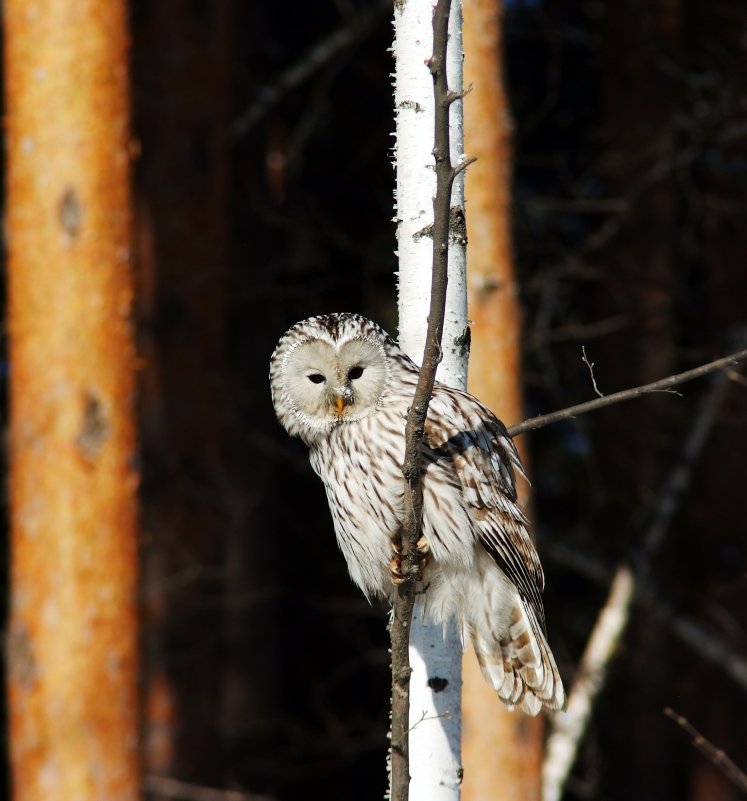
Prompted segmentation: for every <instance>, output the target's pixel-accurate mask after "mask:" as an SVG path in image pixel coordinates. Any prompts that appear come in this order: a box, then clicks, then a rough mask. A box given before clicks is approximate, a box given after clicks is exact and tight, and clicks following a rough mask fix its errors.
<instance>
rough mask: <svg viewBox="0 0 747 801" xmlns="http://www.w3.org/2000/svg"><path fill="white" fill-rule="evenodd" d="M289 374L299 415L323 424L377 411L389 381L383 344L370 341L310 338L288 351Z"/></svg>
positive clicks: (316, 424) (289, 388)
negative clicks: (341, 341) (336, 340)
mask: <svg viewBox="0 0 747 801" xmlns="http://www.w3.org/2000/svg"><path fill="white" fill-rule="evenodd" d="M285 373H286V384H285V386H286V392H287V393H288V396H289V399H290V400H291V403H292V404H293V406H294V407H295V411H296V414H298V415H300V416H302V417H303V418H304V420H305V421H306V422H307V423H308V424H310V425H312V426H314V427H319V428H323V427H326V426H328V425H330V424H331V423H332V424H334V423H335V422H341V421H346V422H352V421H355V420H360V419H362V418H363V417H366V416H368V415H369V414H371V413H372V412H374V411H375V409H376V406H377V404H378V403H379V402H380V400H381V397H382V395H383V392H384V388H385V386H386V381H387V366H386V355H385V354H384V352H383V350H382V348H381V346H380V345H379V344H377V343H374V342H370V341H369V340H365V339H355V340H349V341H347V342H343V343H342V344H340V345H337V346H335V345H334V344H332V343H330V342H326V341H324V340H310V341H308V342H304V343H302V344H301V345H299V346H298V347H296V348H295V349H294V351H293V352H292V353H291V354H289V357H288V360H287V362H286V371H285Z"/></svg>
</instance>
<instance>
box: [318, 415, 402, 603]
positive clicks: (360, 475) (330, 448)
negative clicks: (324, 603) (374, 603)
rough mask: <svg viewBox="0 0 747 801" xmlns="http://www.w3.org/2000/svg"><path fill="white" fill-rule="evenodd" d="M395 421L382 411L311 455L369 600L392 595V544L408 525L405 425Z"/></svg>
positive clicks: (339, 431) (337, 432)
mask: <svg viewBox="0 0 747 801" xmlns="http://www.w3.org/2000/svg"><path fill="white" fill-rule="evenodd" d="M390 417H391V418H392V419H389V418H390ZM395 420H396V418H394V416H393V415H387V414H385V413H384V412H383V411H378V412H376V413H375V414H373V415H371V416H369V417H366V418H364V419H363V420H359V421H357V422H355V423H351V424H348V425H341V426H338V427H337V428H335V429H334V430H333V431H332V432H331V433H330V436H329V438H328V439H327V440H326V441H325V442H324V443H322V444H320V445H319V446H317V447H315V448H312V449H311V452H310V457H311V465H312V467H313V468H314V470H315V472H316V473H317V474H318V475H319V477H320V478H321V479H322V481H323V482H324V487H325V489H326V491H327V501H328V502H329V508H330V512H331V513H332V520H333V521H334V526H335V533H336V535H337V542H338V544H339V546H340V549H341V550H342V553H343V555H344V556H345V559H346V561H347V563H348V568H349V570H350V575H351V577H352V578H353V580H354V581H355V583H356V584H358V586H359V587H360V588H361V589H362V590H363V592H364V593H366V595H368V596H373V595H381V594H386V593H388V591H389V587H390V586H391V582H390V580H389V561H390V559H391V558H392V546H391V541H392V538H394V537H395V536H396V535H397V534H398V533H399V530H400V526H401V521H402V514H403V495H404V485H403V481H402V471H401V464H402V457H403V452H404V438H403V432H404V426H402V427H401V428H400V429H399V430H397V427H396V425H395Z"/></svg>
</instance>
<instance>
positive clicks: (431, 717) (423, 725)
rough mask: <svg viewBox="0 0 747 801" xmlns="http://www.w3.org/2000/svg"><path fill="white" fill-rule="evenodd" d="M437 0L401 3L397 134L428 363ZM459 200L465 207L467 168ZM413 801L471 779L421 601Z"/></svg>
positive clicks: (459, 251)
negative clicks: (467, 776)
mask: <svg viewBox="0 0 747 801" xmlns="http://www.w3.org/2000/svg"><path fill="white" fill-rule="evenodd" d="M433 8H434V3H433V2H432V0H404V1H403V2H395V12H394V25H395V43H394V54H395V62H396V75H395V106H396V117H397V143H396V149H395V164H396V169H397V191H396V209H397V223H398V225H397V242H398V253H399V341H400V345H401V346H402V348H403V349H404V350H405V352H406V353H407V354H408V355H409V356H410V357H411V358H412V359H413V360H414V361H415V362H416V363H418V364H420V363H421V361H422V357H423V347H424V344H425V333H426V327H427V317H428V308H429V304H430V289H431V271H432V267H433V242H432V240H431V237H430V236H429V235H428V229H429V227H430V226H432V224H433V197H434V195H435V192H436V176H435V162H434V159H433V152H432V151H433V124H434V123H433V119H434V105H435V104H434V100H433V79H432V77H431V74H430V71H429V69H428V66H427V62H428V59H429V58H430V57H431V54H432V50H433V30H432V18H433ZM461 24H462V12H461V0H453V2H452V8H451V18H450V23H449V31H450V35H449V52H448V56H447V75H448V79H449V88H450V90H451V91H456V92H460V91H461V90H462V38H461ZM450 131H451V161H452V164H453V165H455V166H456V165H458V164H459V163H460V162H461V161H462V159H463V158H464V154H463V135H462V103H461V101H457V102H456V103H453V104H452V106H451V124H450ZM451 206H452V208H453V207H454V206H459V207H461V208H462V209H463V208H464V183H463V174H461V175H459V176H458V177H457V180H456V181H455V183H454V191H453V194H452V199H451ZM465 264H466V253H465V246H464V243H452V244H451V245H450V247H449V287H448V295H447V302H446V321H445V324H444V336H443V343H442V346H443V361H442V362H441V364H440V366H439V371H438V378H439V380H440V381H443V382H444V383H447V384H451V385H452V386H456V387H461V388H464V387H466V384H467V356H466V353H464V349H463V348H462V347H461V345H460V340H461V337H462V336H463V334H464V332H465V329H466V326H467V291H466V274H465ZM410 662H411V664H412V668H413V673H412V678H411V682H410V775H411V782H410V801H458V799H459V797H460V786H461V690H462V645H461V642H460V638H459V634H458V633H457V631H456V627H455V626H451V627H450V628H448V629H447V631H446V632H444V630H443V628H442V626H440V625H431V624H429V623H427V622H425V621H424V620H423V614H422V607H421V606H420V605H419V604H417V603H416V606H415V614H414V617H413V625H412V632H411V638H410Z"/></svg>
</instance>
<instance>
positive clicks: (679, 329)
mask: <svg viewBox="0 0 747 801" xmlns="http://www.w3.org/2000/svg"><path fill="white" fill-rule="evenodd" d="M129 13H130V19H129V24H130V35H131V42H130V45H131V50H130V65H131V76H132V126H133V137H132V158H133V176H134V182H133V208H134V250H133V256H134V263H135V267H136V279H137V292H136V297H135V315H136V320H137V351H138V357H139V359H140V364H141V367H140V370H139V373H138V376H139V391H138V397H139V401H138V404H139V416H140V417H139V419H140V426H139V431H140V433H139V438H140V457H139V464H138V467H139V471H140V476H141V483H140V494H139V497H140V504H141V508H140V526H139V535H138V542H139V545H140V554H141V557H140V564H141V569H140V587H141V611H142V614H141V626H142V633H141V671H142V677H143V678H142V685H141V689H142V704H143V715H142V719H143V724H142V738H141V742H142V748H143V754H144V770H145V774H146V779H145V789H146V791H147V792H148V793H149V794H150V796H151V797H153V798H165V797H180V796H179V795H178V793H177V794H176V795H175V793H176V791H175V790H174V785H167V784H164V783H163V782H162V783H160V784H159V782H158V781H157V778H156V777H157V776H159V775H160V776H166V777H172V778H175V779H177V780H179V781H180V782H183V783H185V784H193V785H199V786H202V787H212V788H227V789H233V790H236V791H241V792H243V793H246V794H247V797H252V796H255V797H260V796H261V797H263V798H266V799H277V801H281V799H295V798H299V797H310V798H312V797H325V798H343V797H347V796H349V795H350V794H351V792H353V791H354V793H355V796H356V797H357V798H358V799H359V800H360V801H366V799H369V798H370V799H380V798H381V797H382V796H383V792H384V788H385V772H384V754H385V752H386V747H387V739H386V733H387V724H388V719H387V710H388V703H389V690H388V687H389V676H388V664H389V660H388V653H387V646H388V640H387V634H386V630H385V613H384V610H383V609H381V608H379V607H377V606H370V605H369V604H368V603H367V602H366V601H365V600H364V599H363V598H362V597H361V596H360V595H359V594H358V593H357V591H356V590H355V589H354V588H353V587H352V585H351V584H350V581H349V578H348V576H347V572H346V568H345V564H344V561H343V559H342V557H341V556H340V554H339V553H338V551H337V548H336V545H335V541H334V535H333V531H332V526H331V520H330V516H329V511H328V509H327V505H326V501H325V498H324V493H323V491H322V488H321V486H320V485H319V483H318V480H317V479H316V477H315V476H313V474H312V473H311V470H310V468H309V466H308V464H307V459H306V455H305V452H304V449H303V447H302V446H301V445H300V444H299V443H294V442H291V441H289V440H288V439H287V437H286V436H285V435H284V433H283V432H282V430H281V429H280V427H279V426H278V425H277V424H276V423H275V421H274V418H273V413H272V408H271V404H270V398H269V389H268V385H267V377H266V376H267V365H268V361H269V356H270V353H271V352H272V349H273V347H274V344H275V342H276V341H277V339H278V337H279V336H280V334H282V332H284V331H285V330H286V329H287V328H288V327H289V325H291V324H292V323H294V322H296V321H297V320H300V319H302V318H304V317H307V316H310V315H313V314H319V313H324V312H329V311H355V312H359V313H362V314H364V315H366V316H369V317H371V318H373V319H375V320H377V321H378V322H379V323H381V324H382V325H383V326H384V327H385V328H386V329H387V330H389V331H390V332H392V333H396V330H397V323H396V302H395V291H396V287H395V278H394V273H395V270H396V257H395V253H394V251H395V237H394V225H393V223H392V216H393V205H392V191H393V186H394V172H393V169H392V165H391V147H392V132H393V130H394V123H393V109H392V105H393V101H392V93H391V79H390V73H391V72H392V59H391V54H390V53H389V47H390V45H391V36H392V32H391V24H390V10H389V9H387V8H386V5H385V4H379V3H373V2H369V3H366V2H363V1H362V0H361V1H360V2H352V0H350V1H349V2H348V1H346V0H318V2H315V3H313V4H312V3H302V2H297V0H295V1H294V2H290V3H284V4H279V3H238V2H236V3H231V2H219V3H210V2H201V1H199V0H198V1H197V2H195V1H193V2H185V1H183V0H159V2H158V3H149V2H145V1H144V0H135V2H133V3H131V4H130V7H129ZM502 26H503V46H504V60H503V64H498V65H496V70H501V69H502V70H503V79H504V83H505V86H506V87H507V90H508V94H509V99H510V112H509V113H510V118H511V120H512V134H513V136H512V153H511V159H512V162H511V170H512V174H513V178H512V187H513V192H512V203H511V209H510V214H511V217H510V222H511V231H512V238H513V254H514V265H515V269H516V273H517V280H518V286H519V293H520V294H519V298H520V306H521V314H522V320H523V331H522V379H521V380H522V385H523V392H524V398H525V404H526V406H525V413H524V416H525V417H529V416H531V415H534V414H539V413H542V412H547V411H552V410H555V409H558V408H562V407H564V406H567V405H570V404H572V403H576V402H579V401H582V400H586V399H588V398H591V397H593V396H594V392H595V386H596V387H598V389H599V391H601V392H604V393H611V392H614V391H616V390H618V389H623V388H625V387H628V386H634V385H636V384H641V383H645V382H648V381H653V380H655V379H657V378H660V377H663V376H666V375H669V374H671V373H675V372H678V371H681V370H684V369H688V368H690V367H693V366H695V365H697V364H700V363H703V362H706V361H709V360H711V359H712V358H715V357H716V356H718V355H721V354H723V353H727V352H729V351H730V350H736V349H737V343H738V342H739V341H742V342H743V341H744V330H745V325H746V324H747V319H746V317H747V315H745V300H744V299H745V297H746V296H747V269H745V265H744V256H743V253H744V252H745V249H746V247H747V241H745V239H746V238H747V225H745V214H747V181H746V180H745V178H746V177H747V77H745V76H747V10H746V9H744V8H743V6H742V4H741V3H739V2H738V0H719V1H718V2H706V0H653V1H652V2H638V1H636V0H628V1H627V2H607V3H605V2H594V1H593V0H590V1H588V2H580V0H574V1H571V0H523V2H520V1H519V0H516V1H514V2H507V3H506V4H505V8H504V9H503V13H502ZM334 34H336V36H337V38H335V37H334V36H333V35H334ZM467 59H469V53H467ZM7 68H8V65H7V64H6V70H7ZM467 135H468V136H469V131H468V132H467ZM507 152H508V151H507ZM468 155H469V153H468ZM478 166H479V164H476V165H474V168H472V167H471V168H470V170H472V169H477V168H478ZM467 180H468V181H469V172H468V178H467ZM467 214H468V215H469V206H468V208H467ZM488 289H490V288H489V287H488ZM50 291H51V292H54V287H52V286H51V287H50ZM582 347H583V348H584V350H585V353H586V356H587V357H588V361H589V362H593V364H594V368H593V376H592V375H591V374H590V368H589V365H588V364H587V363H585V362H584V361H582V355H583V353H582ZM500 367H501V366H500V365H495V369H497V370H500ZM482 369H484V368H482ZM13 370H14V365H13V363H12V362H11V363H8V362H7V361H6V369H5V370H4V373H3V374H4V376H5V378H6V381H7V378H8V376H9V375H13ZM731 377H732V379H733V380H732V381H730V382H729V385H728V391H727V392H726V393H725V395H723V397H721V398H720V400H719V402H718V407H717V408H715V409H713V408H712V409H711V412H712V413H713V414H714V423H713V426H712V428H711V429H710V430H709V434H708V441H707V444H706V446H705V448H704V450H703V452H702V453H701V454H700V456H699V458H698V460H697V463H696V464H695V465H694V466H693V467H694V470H693V472H692V474H691V475H690V476H689V480H688V483H687V486H686V489H685V492H684V495H683V497H682V498H681V500H680V502H679V503H678V505H677V508H676V510H675V517H674V519H673V522H672V525H671V526H670V527H669V531H668V532H667V535H666V538H665V539H664V541H663V543H662V545H661V547H660V548H659V549H658V551H657V553H656V555H655V558H654V559H653V561H652V563H651V564H650V565H649V566H648V567H647V574H648V583H647V587H646V589H647V592H646V593H645V594H644V595H643V597H641V598H640V602H639V603H638V604H637V606H636V607H635V609H634V611H633V615H632V619H631V622H630V625H629V627H628V630H627V632H626V635H625V637H624V641H623V644H622V646H621V648H620V650H619V653H618V655H617V657H616V659H615V661H614V663H613V667H612V670H611V673H610V676H609V679H608V682H607V685H606V686H605V688H604V692H603V693H602V695H601V697H600V699H599V701H598V703H597V705H596V707H595V709H594V714H593V717H592V721H591V724H590V727H589V731H588V733H587V736H586V738H585V739H584V742H583V745H582V748H581V751H580V754H579V758H578V762H577V764H576V766H575V768H574V771H573V776H572V779H571V782H570V784H569V789H568V796H567V797H568V798H578V799H586V798H599V799H621V801H622V799H628V798H631V797H633V798H636V799H640V800H641V801H646V799H652V801H653V799H657V801H668V799H675V798H677V799H679V798H683V797H687V798H690V799H693V801H706V800H707V801H731V799H736V798H737V797H739V795H740V793H739V790H738V789H737V788H736V787H735V786H734V785H733V784H732V783H730V782H729V781H728V780H727V779H726V777H725V776H724V774H723V772H722V771H721V770H719V769H718V767H714V766H713V765H712V764H711V763H710V762H709V761H708V760H706V759H704V758H703V757H702V756H701V755H699V754H698V753H697V752H696V751H694V750H693V748H692V745H691V743H690V740H689V738H688V737H687V736H686V734H685V733H683V731H682V730H681V729H680V728H678V727H677V726H675V725H674V724H673V722H672V721H671V720H670V719H669V718H668V717H667V716H666V715H665V714H664V712H663V710H664V709H665V708H668V707H671V708H673V709H674V710H676V712H677V713H679V714H680V715H683V716H685V717H686V718H687V719H688V720H689V721H691V723H692V724H693V725H695V726H696V727H697V728H698V729H699V730H700V731H701V732H702V733H703V734H704V735H705V736H706V737H707V738H708V739H709V740H711V741H712V742H713V743H715V744H716V745H717V746H718V747H719V748H722V749H723V750H724V751H725V752H726V753H727V754H729V755H730V757H731V758H732V759H733V760H734V761H735V762H736V763H737V764H740V765H741V766H742V767H743V768H744V767H747V757H746V756H745V753H746V749H745V735H744V720H745V719H746V718H747V688H746V686H745V685H746V684H747V682H744V681H742V682H741V683H740V682H739V681H737V680H736V679H735V676H737V675H738V673H739V671H735V670H727V669H725V663H726V661H729V660H731V662H732V666H733V663H734V662H735V660H736V662H737V663H740V660H742V662H741V663H740V664H743V661H744V659H745V656H744V654H745V652H746V651H747V631H746V630H745V620H746V619H747V618H745V612H746V611H747V588H746V586H745V567H746V560H745V556H746V554H745V543H746V541H747V539H746V537H747V524H746V523H745V518H744V507H743V496H744V470H745V459H746V458H747V457H746V454H747V417H746V416H745V392H747V389H746V388H745V380H744V378H742V377H741V376H740V375H739V374H738V373H732V374H731ZM592 378H593V379H594V380H595V381H596V385H594V384H593V382H592ZM711 387H712V382H711V381H709V380H708V379H704V380H702V381H700V382H698V383H694V384H687V385H685V386H683V387H681V388H679V390H678V393H677V394H671V393H664V394H661V393H660V394H656V395H653V396H648V397H646V398H644V399H642V400H638V401H634V402H632V403H628V404H624V405H619V406H614V407H611V408H609V409H606V410H604V411H601V412H598V413H595V414H593V415H589V416H586V417H581V418H577V419H574V420H571V421H565V422H563V423H560V424H558V425H556V426H552V427H548V428H546V429H543V430H541V431H538V432H536V433H532V434H530V435H525V436H524V437H523V438H522V439H523V440H524V445H523V447H525V448H526V449H527V453H528V456H529V460H528V461H529V464H530V476H531V479H532V491H533V508H532V515H531V516H532V519H533V521H534V526H535V532H536V535H537V541H538V547H539V550H540V553H541V555H542V558H543V563H544V565H545V570H546V574H547V584H548V587H547V591H546V593H545V603H546V608H547V617H548V628H549V631H550V641H551V644H552V647H553V650H554V652H555V655H556V658H557V660H558V663H559V667H560V670H561V673H563V675H564V677H565V678H566V680H567V682H568V683H569V684H570V683H572V679H573V676H574V673H575V671H576V668H577V665H578V662H579V659H580V656H581V654H582V652H583V649H584V647H585V645H586V642H587V639H588V636H589V632H590V631H591V629H592V627H593V625H594V623H595V620H596V619H597V615H598V613H599V609H600V607H601V606H602V605H603V603H604V601H605V597H606V593H607V590H608V585H609V581H610V578H611V576H612V575H613V573H614V571H615V569H616V568H617V566H618V565H619V564H621V563H624V562H627V561H632V562H633V563H635V562H636V560H637V559H639V558H640V557H641V554H642V551H643V542H644V536H645V533H646V531H647V530H648V529H649V528H650V525H651V522H652V521H653V520H655V519H656V516H657V513H658V512H659V510H660V508H661V504H662V502H665V501H666V498H664V497H663V494H662V490H663V487H664V486H665V484H666V480H667V477H668V476H669V475H670V474H671V472H672V470H673V469H675V468H676V467H677V466H678V464H680V463H681V461H682V458H683V457H682V445H683V442H684V441H685V439H686V438H687V435H688V432H689V431H691V430H692V428H693V426H694V425H695V423H696V421H697V419H698V416H699V414H700V413H701V410H702V409H703V408H704V406H703V403H704V399H706V398H707V397H708V393H709V392H710V390H711ZM495 411H496V413H497V414H498V415H499V416H504V418H505V415H504V414H502V412H501V409H500V408H495ZM505 422H506V423H507V424H508V425H511V424H513V423H517V422H519V420H517V419H508V418H505ZM3 536H4V537H5V541H6V544H7V543H8V541H9V533H8V530H7V528H6V529H4V531H3ZM8 550H9V548H8V547H4V548H3V553H4V554H7V553H8ZM8 565H9V562H8V561H6V562H5V563H4V571H5V572H4V576H5V583H6V586H7V580H8V579H7V576H8ZM6 595H7V593H6ZM683 621H685V622H687V623H688V624H695V625H696V626H697V627H698V628H699V630H701V631H706V632H708V634H709V636H710V637H712V638H713V640H715V641H717V642H718V644H719V647H720V648H721V649H722V650H721V651H720V652H719V656H718V657H717V658H715V659H714V658H713V657H711V658H708V655H706V654H704V652H703V648H699V647H697V646H696V645H694V644H693V642H692V641H689V642H685V641H684V640H683V638H682V637H681V636H678V635H677V624H678V622H679V623H682V622H683ZM724 655H725V656H724ZM11 738H12V732H11V735H10V737H9V741H10V740H11ZM4 765H5V768H6V770H7V763H4ZM148 777H150V778H148ZM169 787H171V790H169ZM182 792H183V788H182ZM181 797H184V796H181ZM217 797H218V796H216V798H217ZM225 797H226V799H229V798H231V796H230V795H226V796H225Z"/></svg>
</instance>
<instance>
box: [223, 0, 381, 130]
mask: <svg viewBox="0 0 747 801" xmlns="http://www.w3.org/2000/svg"><path fill="white" fill-rule="evenodd" d="M391 9H392V0H382V1H381V2H380V3H377V4H376V5H373V6H372V7H371V8H369V9H367V10H366V11H363V12H361V13H360V14H358V15H357V16H356V17H354V18H353V19H352V20H351V21H350V22H349V23H347V24H346V25H343V26H342V27H341V28H338V29H337V30H336V31H334V32H333V33H331V34H330V35H329V36H327V37H326V38H325V39H322V41H321V42H319V43H318V44H317V45H315V46H314V47H313V48H312V49H311V51H310V52H308V53H307V54H306V55H305V56H304V57H303V58H302V59H301V60H300V61H297V62H296V63H295V64H291V66H290V67H288V69H286V70H284V71H283V72H281V73H280V75H279V76H278V77H277V79H276V80H275V81H274V83H272V84H270V85H269V86H265V87H264V88H262V89H260V90H259V92H258V95H257V98H256V100H255V101H254V102H253V103H252V104H251V105H250V106H249V107H248V108H247V109H246V110H245V111H244V112H243V113H242V114H241V116H240V117H239V118H238V119H237V120H236V121H235V122H234V123H233V126H232V130H231V132H232V134H233V137H234V138H235V139H240V138H241V137H242V136H246V135H247V134H248V133H250V132H251V131H252V130H253V129H254V127H255V126H256V125H257V124H258V123H260V122H261V121H262V120H263V119H264V118H265V117H266V116H267V114H268V112H269V111H270V110H271V109H273V108H274V107H275V106H276V105H277V104H278V103H279V102H280V101H281V100H282V99H283V98H284V97H286V96H287V95H288V94H289V93H290V92H292V91H293V90H294V89H297V88H298V87H299V86H301V84H303V83H304V82H305V81H307V80H309V78H311V76H312V75H314V73H316V72H318V71H319V70H320V69H322V68H323V67H324V66H325V65H326V64H329V62H330V61H332V59H333V58H335V57H336V56H338V55H339V54H340V53H343V52H344V51H345V50H347V49H349V48H351V47H354V46H355V45H356V44H357V43H358V42H360V41H361V40H362V39H365V38H366V36H368V35H369V34H370V33H371V31H372V30H373V29H374V28H375V27H376V25H377V24H378V22H379V20H381V19H383V18H384V16H385V15H386V14H388V13H389V12H390V11H391Z"/></svg>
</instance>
